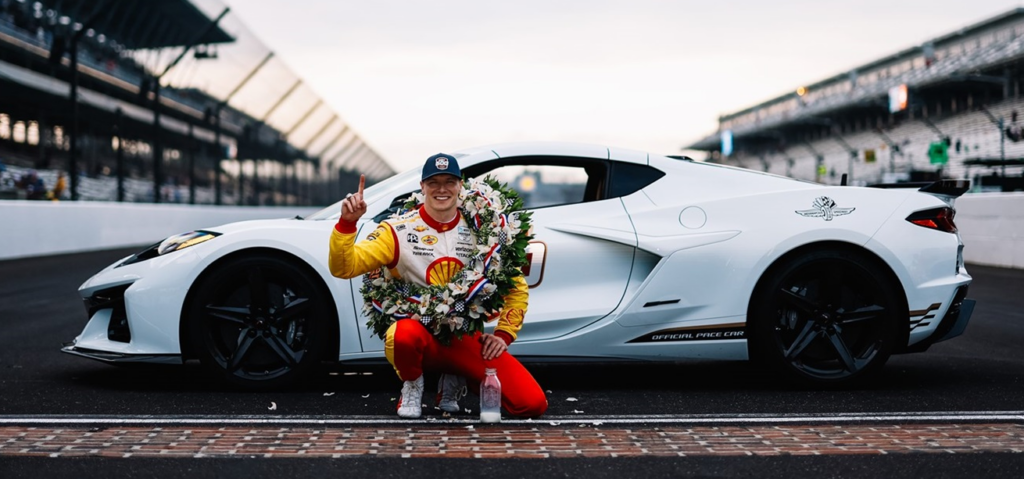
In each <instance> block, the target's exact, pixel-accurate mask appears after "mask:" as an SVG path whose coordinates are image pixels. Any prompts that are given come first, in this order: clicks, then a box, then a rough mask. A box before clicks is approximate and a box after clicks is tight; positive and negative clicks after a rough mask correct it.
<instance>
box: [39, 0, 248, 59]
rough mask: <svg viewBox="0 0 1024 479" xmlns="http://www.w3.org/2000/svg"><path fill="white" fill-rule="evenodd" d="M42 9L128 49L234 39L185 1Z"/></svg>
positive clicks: (75, 0)
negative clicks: (82, 24)
mask: <svg viewBox="0 0 1024 479" xmlns="http://www.w3.org/2000/svg"><path fill="white" fill-rule="evenodd" d="M40 2H41V3H42V4H43V5H44V6H45V7H46V8H52V9H54V10H56V11H58V12H60V14H61V15H67V16H69V17H71V18H72V19H74V21H76V22H80V23H84V22H86V21H88V20H89V19H90V18H93V17H94V16H95V20H94V22H93V23H92V24H91V25H90V28H92V29H93V30H95V31H96V32H98V33H102V34H103V35H106V36H107V37H109V38H111V39H113V40H114V41H116V42H118V43H120V44H121V45H124V46H125V47H126V48H128V49H130V50H146V49H153V48H164V47H175V46H185V45H192V44H213V43H230V42H233V41H235V39H234V37H232V36H231V35H229V34H228V33H227V32H225V31H224V30H221V29H220V28H214V29H213V30H211V31H209V32H208V33H206V35H204V36H203V37H202V38H199V35H200V34H202V33H203V31H205V30H206V29H207V28H208V27H209V25H210V22H212V21H213V20H212V19H211V18H209V17H207V16H206V15H205V14H203V12H201V11H200V10H199V9H198V8H196V7H195V5H192V2H190V1H189V0H146V1H137V0H40Z"/></svg>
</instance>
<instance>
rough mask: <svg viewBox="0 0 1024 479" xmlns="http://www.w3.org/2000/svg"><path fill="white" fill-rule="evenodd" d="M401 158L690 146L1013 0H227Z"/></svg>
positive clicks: (669, 150)
mask: <svg viewBox="0 0 1024 479" xmlns="http://www.w3.org/2000/svg"><path fill="white" fill-rule="evenodd" d="M226 1H227V3H228V4H229V5H230V6H231V8H232V10H233V12H234V13H235V14H237V15H238V16H239V17H240V18H241V19H242V20H243V21H244V22H245V23H246V24H247V25H248V27H249V28H250V29H251V30H253V32H255V33H256V35H257V36H258V37H260V38H261V39H262V40H263V42H265V43H266V44H267V45H268V46H269V47H270V48H271V49H273V50H274V51H275V52H277V54H278V55H279V56H280V57H281V58H283V60H284V61H285V62H287V63H288V65H290V66H291V67H292V68H293V69H294V70H295V71H296V72H297V73H298V74H299V75H300V76H302V77H303V78H305V79H306V81H307V83H308V84H310V85H311V86H312V87H313V88H314V89H315V90H316V91H317V92H318V93H319V94H320V95H321V96H323V97H324V98H325V99H326V100H327V101H328V102H329V103H330V104H331V106H333V107H334V109H335V110H336V111H338V112H339V113H340V114H341V116H342V117H343V118H344V119H345V120H346V121H347V122H348V123H350V124H351V125H352V128H353V129H354V130H355V131H357V132H359V134H360V135H361V136H362V137H363V138H364V139H365V140H366V141H367V143H369V144H370V145H371V146H372V147H373V148H374V149H375V150H377V152H379V153H380V154H381V155H382V156H383V157H384V158H386V159H387V161H388V162H389V163H391V164H392V166H393V167H395V168H396V169H397V170H399V171H401V170H405V169H407V168H411V167H417V166H419V165H421V164H422V161H423V160H424V159H425V158H426V157H428V156H430V155H431V154H433V153H437V152H439V151H452V150H456V149H460V148H466V147H471V146H478V145H483V144H489V143H501V142H508V141H523V140H553V141H579V142H590V143H601V144H607V145H613V146H621V147H627V148H634V149H639V150H645V151H652V152H657V153H662V154H678V153H679V152H680V148H681V147H682V146H684V145H686V144H689V143H690V142H693V141H695V140H697V139H699V138H701V137H703V136H705V135H707V134H710V133H713V132H714V131H715V129H716V125H717V119H718V116H719V115H720V114H724V113H729V112H733V111H736V110H739V109H742V108H745V107H748V106H752V105H753V104H756V103H759V102H761V101H764V100H768V99H770V98H772V97H774V96H777V95H780V94H783V93H787V92H790V91H794V90H795V89H796V88H797V87H799V86H801V85H805V84H810V83H814V82H816V81H818V80H822V79H824V78H826V77H829V76H832V75H835V74H837V73H841V72H845V71H848V70H850V69H851V68H854V67H856V66H859V65H861V64H864V63H867V62H869V61H872V60H876V59H878V58H881V57H882V56H885V55H888V54H892V53H896V52H897V51H900V50H902V49H904V48H909V47H912V46H916V45H920V44H921V43H922V42H924V41H926V40H929V39H932V38H934V37H937V36H940V35H945V34H947V33H950V32H953V31H954V30H957V29H959V28H962V27H965V26H968V25H971V24H974V23H976V22H979V21H981V20H985V19H987V18H989V17H991V16H994V15H997V14H1000V13H1003V12H1006V11H1008V10H1010V9H1012V8H1016V7H1020V6H1021V2H1020V1H1008V0H927V1H924V0H854V1H849V0H841V1H840V0H796V1H792V0H791V1H769V0H714V1H712V0H704V1H691V0H676V1H670V0H622V1H619V0H565V1H559V0H544V1H534V0H516V1H497V0H433V1H430V2H425V1H414V0H406V1H398V0H374V1H366V0H362V1H356V0H288V1H283V0H226Z"/></svg>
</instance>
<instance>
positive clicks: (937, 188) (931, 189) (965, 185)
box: [868, 180, 971, 198]
mask: <svg viewBox="0 0 1024 479" xmlns="http://www.w3.org/2000/svg"><path fill="white" fill-rule="evenodd" d="M868 188H917V189H919V190H921V192H922V193H931V194H933V195H943V196H951V197H953V198H959V197H960V196H961V195H963V194H964V193H966V192H967V190H969V189H971V181H970V180H939V181H934V182H931V181H924V182H918V183H882V184H878V185H868Z"/></svg>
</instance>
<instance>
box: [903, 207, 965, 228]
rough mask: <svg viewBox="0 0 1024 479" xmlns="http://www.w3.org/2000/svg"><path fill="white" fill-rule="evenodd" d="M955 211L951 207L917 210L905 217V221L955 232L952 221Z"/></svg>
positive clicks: (954, 225)
mask: <svg viewBox="0 0 1024 479" xmlns="http://www.w3.org/2000/svg"><path fill="white" fill-rule="evenodd" d="M955 214H956V212H955V211H953V208H950V207H948V206H947V207H943V208H933V209H930V210H923V211H917V212H915V213H914V214H912V215H910V216H908V217H907V221H909V222H911V223H914V224H915V225H918V226H924V227H925V228H931V229H933V230H939V231H945V232H947V233H956V224H954V223H953V215H955Z"/></svg>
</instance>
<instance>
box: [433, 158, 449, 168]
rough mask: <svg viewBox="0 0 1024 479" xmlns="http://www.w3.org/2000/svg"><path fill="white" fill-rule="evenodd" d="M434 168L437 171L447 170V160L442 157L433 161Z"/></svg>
mask: <svg viewBox="0 0 1024 479" xmlns="http://www.w3.org/2000/svg"><path fill="white" fill-rule="evenodd" d="M434 166H436V167H437V169H439V170H447V169H448V158H445V157H443V156H442V157H440V158H438V159H436V160H434Z"/></svg>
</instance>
